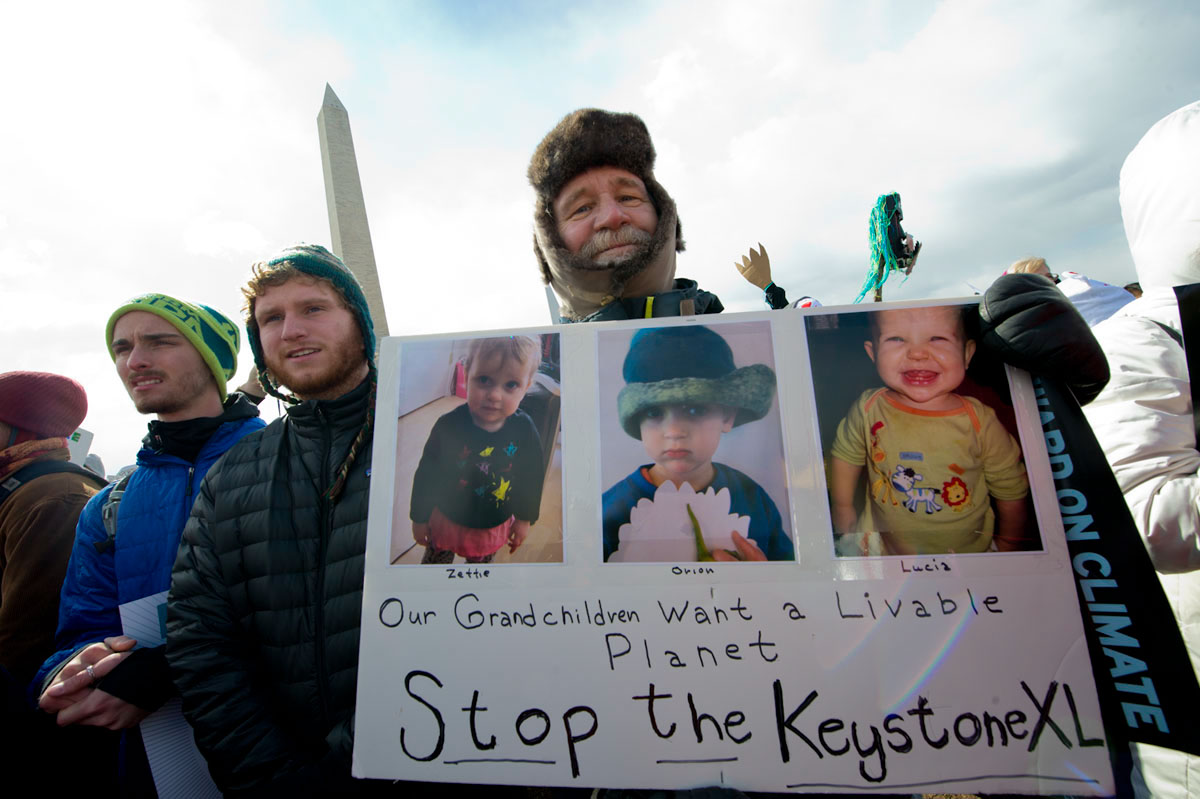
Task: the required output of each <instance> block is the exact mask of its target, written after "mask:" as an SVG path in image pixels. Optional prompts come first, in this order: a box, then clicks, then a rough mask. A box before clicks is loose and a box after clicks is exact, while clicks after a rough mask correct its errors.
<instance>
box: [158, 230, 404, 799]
mask: <svg viewBox="0 0 1200 799" xmlns="http://www.w3.org/2000/svg"><path fill="white" fill-rule="evenodd" d="M243 293H244V294H245V296H246V312H247V313H246V327H247V332H248V334H249V339H250V346H251V349H252V350H253V351H254V359H255V365H256V366H257V367H258V370H259V375H260V380H261V381H262V385H263V387H264V388H265V389H266V390H267V392H269V393H270V394H272V395H273V396H275V397H277V398H279V399H281V400H283V401H284V402H287V403H289V404H290V406H291V407H289V408H288V410H287V413H286V414H285V415H284V416H283V417H281V418H280V419H277V420H276V421H274V422H272V423H271V424H270V425H269V426H268V427H267V428H266V429H265V430H263V431H261V432H260V433H257V434H256V435H253V436H250V437H248V438H246V439H245V440H244V441H242V442H241V445H240V446H238V447H235V448H234V449H233V450H231V451H230V452H229V453H228V455H227V457H226V458H225V459H224V460H223V461H222V463H221V465H220V466H219V467H218V468H216V469H214V470H213V471H212V472H211V473H210V474H209V475H208V478H207V479H206V480H205V481H204V484H203V485H202V486H201V488H200V495H199V497H198V498H197V500H196V505H195V508H194V510H193V514H192V518H191V520H190V521H189V522H188V525H187V529H186V530H185V531H184V534H183V543H182V545H181V547H180V549H179V557H178V560H177V561H176V563H175V571H174V576H173V580H172V585H171V595H170V596H171V601H170V604H169V607H168V617H167V630H168V638H167V658H168V660H169V661H170V664H171V669H172V672H173V675H174V677H175V682H176V684H177V685H178V686H179V689H180V692H181V693H182V694H183V708H184V713H185V715H186V716H187V718H188V721H189V722H190V723H191V724H192V727H193V728H194V730H195V733H196V742H197V744H198V745H199V747H200V749H201V751H202V752H203V753H204V755H205V757H206V758H207V759H208V763H209V769H210V771H211V773H212V775H213V779H214V780H216V782H217V785H218V786H219V787H220V788H221V789H222V790H223V791H225V792H226V795H227V796H233V795H241V794H247V795H250V794H253V795H256V796H258V795H277V794H278V795H283V794H285V793H286V794H290V795H301V796H313V795H355V794H357V793H358V792H368V793H369V792H371V791H374V790H379V789H382V788H391V785H390V784H388V783H383V784H378V783H371V782H357V781H354V780H352V779H351V777H350V752H351V747H352V745H353V723H354V701H355V686H356V683H357V670H358V639H359V612H360V606H361V603H362V584H363V557H364V549H365V544H366V535H367V495H368V493H369V487H370V484H369V480H368V477H369V467H370V464H371V433H372V427H373V421H374V403H375V379H376V378H375V375H376V372H375V364H374V355H373V353H374V350H375V333H374V329H373V326H372V323H371V316H370V313H369V311H368V310H367V303H366V299H365V297H364V296H363V293H362V289H361V287H360V286H359V284H358V282H357V281H356V280H355V278H354V276H353V275H352V274H351V273H350V272H349V270H347V269H346V267H345V266H344V265H343V264H342V262H341V261H340V260H339V259H338V258H337V257H336V256H334V255H333V254H331V253H330V252H328V251H327V250H326V249H325V248H323V247H320V246H316V245H303V244H302V245H297V246H295V247H291V248H288V249H286V250H284V251H282V252H280V253H278V254H277V255H275V256H274V257H273V258H271V259H269V260H267V261H262V262H259V263H257V264H255V265H254V266H253V278H252V279H251V281H250V283H249V285H248V286H247V287H246V288H245V289H243ZM285 389H286V391H285Z"/></svg>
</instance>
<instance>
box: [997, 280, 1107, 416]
mask: <svg viewBox="0 0 1200 799" xmlns="http://www.w3.org/2000/svg"><path fill="white" fill-rule="evenodd" d="M979 323H980V330H979V348H980V350H981V351H982V352H984V353H987V354H990V355H992V356H994V357H996V358H998V359H1000V360H1001V361H1003V362H1004V363H1007V364H1011V365H1013V366H1016V367H1019V368H1021V369H1024V370H1026V371H1028V372H1030V373H1031V374H1034V375H1043V376H1045V377H1047V378H1050V379H1052V380H1058V381H1061V382H1063V383H1065V384H1066V385H1067V386H1069V387H1070V389H1071V391H1072V392H1073V393H1074V394H1075V397H1076V399H1078V400H1079V404H1080V405H1086V404H1088V403H1089V402H1091V401H1092V399H1093V398H1094V397H1095V396H1096V395H1097V394H1099V393H1100V390H1101V389H1102V388H1104V384H1105V383H1107V382H1108V363H1107V362H1106V361H1105V358H1104V351H1103V349H1101V347H1100V344H1099V343H1097V341H1096V339H1095V337H1094V336H1093V335H1092V331H1091V329H1090V328H1089V327H1088V325H1087V322H1085V321H1084V319H1083V317H1082V316H1080V315H1079V311H1077V310H1076V309H1075V306H1073V305H1072V304H1071V301H1070V300H1069V299H1067V297H1066V295H1064V294H1063V293H1062V292H1061V291H1059V290H1058V288H1057V287H1056V286H1055V285H1054V283H1053V282H1052V281H1051V280H1050V279H1049V278H1046V277H1043V276H1041V275H1030V274H1017V275H1004V276H1002V277H1000V278H998V279H997V280H996V281H995V282H994V283H992V285H991V286H989V287H988V290H987V291H986V292H985V293H984V295H983V299H982V300H981V301H980V303H979Z"/></svg>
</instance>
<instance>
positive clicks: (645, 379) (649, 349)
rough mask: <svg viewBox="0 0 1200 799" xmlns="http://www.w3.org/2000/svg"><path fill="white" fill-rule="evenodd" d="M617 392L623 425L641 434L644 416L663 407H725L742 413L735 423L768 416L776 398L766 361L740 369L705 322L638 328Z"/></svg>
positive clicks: (726, 345) (627, 355)
mask: <svg viewBox="0 0 1200 799" xmlns="http://www.w3.org/2000/svg"><path fill="white" fill-rule="evenodd" d="M621 374H622V376H623V377H624V378H625V384H626V385H625V388H623V389H621V393H620V394H618V395H617V415H618V416H619V417H620V419H621V427H622V428H624V430H625V432H626V433H628V434H629V435H631V436H633V437H634V438H636V439H638V440H641V438H642V430H641V425H642V414H643V413H644V412H645V411H646V410H647V409H649V408H653V407H655V406H659V405H679V404H685V403H694V404H698V405H700V404H702V405H721V406H724V407H726V408H732V409H734V410H735V411H737V415H736V417H735V418H734V421H733V425H734V427H737V426H738V425H742V424H745V423H746V422H753V421H756V420H758V419H761V418H763V417H764V416H766V415H767V411H769V410H770V409H771V400H772V399H774V397H775V372H774V371H773V370H772V369H771V367H769V366H767V365H766V364H761V363H756V364H752V365H750V366H743V367H742V368H740V369H739V368H737V367H735V366H734V363H733V351H732V350H731V349H730V348H729V344H728V343H727V342H726V341H725V339H724V338H722V337H721V335H720V334H719V333H717V332H715V331H713V330H712V329H711V328H708V327H705V326H703V325H687V326H680V327H659V328H649V329H646V330H639V331H638V332H637V333H635V334H634V336H633V340H632V341H630V342H629V352H628V354H626V356H625V364H624V366H623V367H622V370H621Z"/></svg>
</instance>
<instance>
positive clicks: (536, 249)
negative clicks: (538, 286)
mask: <svg viewBox="0 0 1200 799" xmlns="http://www.w3.org/2000/svg"><path fill="white" fill-rule="evenodd" d="M533 254H534V255H535V256H536V257H537V261H538V266H540V267H541V268H542V282H543V283H545V284H546V285H547V286H549V285H550V264H549V263H548V262H547V261H546V256H545V254H544V253H543V252H542V248H541V246H540V245H539V244H538V237H537V234H536V233H534V234H533Z"/></svg>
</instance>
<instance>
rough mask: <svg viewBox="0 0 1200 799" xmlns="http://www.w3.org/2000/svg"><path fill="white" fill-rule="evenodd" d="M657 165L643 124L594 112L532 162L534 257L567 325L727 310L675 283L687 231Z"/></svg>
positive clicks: (576, 119)
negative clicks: (677, 256)
mask: <svg viewBox="0 0 1200 799" xmlns="http://www.w3.org/2000/svg"><path fill="white" fill-rule="evenodd" d="M654 159H655V152H654V144H653V142H651V141H650V133H649V132H648V131H647V130H646V125H645V123H644V122H642V120H641V119H640V118H639V117H637V116H635V115H634V114H615V113H612V112H610V111H602V110H600V109H596V108H582V109H580V110H578V111H574V112H572V113H570V114H568V115H567V116H565V117H564V118H563V119H562V121H560V122H559V123H558V125H556V126H555V128H554V130H552V131H550V132H549V133H548V134H546V138H544V139H543V140H542V142H541V144H539V145H538V147H537V150H536V151H535V152H534V154H533V158H532V160H530V162H529V171H528V176H529V182H530V184H531V185H532V186H533V189H534V191H535V192H536V193H537V203H536V205H535V207H534V233H533V251H534V254H535V255H536V256H537V259H538V263H539V264H540V266H541V270H542V280H544V281H545V282H546V283H548V284H550V285H551V286H553V287H554V291H555V293H556V294H557V295H558V297H559V300H560V301H561V303H562V313H563V319H564V321H568V322H599V321H608V320H611V319H641V318H647V319H648V318H651V317H658V316H679V315H685V316H690V315H692V314H705V313H720V312H721V310H723V308H722V306H721V301H720V300H719V299H717V296H716V295H715V294H711V293H709V292H707V291H703V290H701V289H700V288H699V286H697V285H696V281H694V280H687V279H685V278H678V279H677V278H676V277H675V254H676V253H678V252H682V251H683V248H684V243H683V238H682V234H683V231H682V227H681V226H680V224H679V217H678V215H677V213H676V211H675V201H674V200H672V199H671V196H670V195H669V194H667V191H666V189H664V188H663V187H662V186H661V185H659V183H658V181H656V180H655V179H654Z"/></svg>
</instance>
